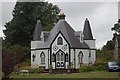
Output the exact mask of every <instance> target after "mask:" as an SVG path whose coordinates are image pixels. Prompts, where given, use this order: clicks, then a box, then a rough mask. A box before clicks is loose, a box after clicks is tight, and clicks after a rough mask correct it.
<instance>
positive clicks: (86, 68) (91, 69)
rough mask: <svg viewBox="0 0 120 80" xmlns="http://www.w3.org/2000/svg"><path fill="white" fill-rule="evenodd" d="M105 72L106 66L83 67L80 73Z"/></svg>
mask: <svg viewBox="0 0 120 80" xmlns="http://www.w3.org/2000/svg"><path fill="white" fill-rule="evenodd" d="M102 70H105V66H104V65H99V66H81V67H80V68H79V72H90V71H102Z"/></svg>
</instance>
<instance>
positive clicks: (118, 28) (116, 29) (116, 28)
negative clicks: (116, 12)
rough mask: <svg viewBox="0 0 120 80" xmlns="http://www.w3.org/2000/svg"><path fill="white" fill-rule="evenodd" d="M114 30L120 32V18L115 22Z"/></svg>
mask: <svg viewBox="0 0 120 80" xmlns="http://www.w3.org/2000/svg"><path fill="white" fill-rule="evenodd" d="M111 30H112V31H115V33H118V34H120V19H118V22H117V23H116V24H114V27H113V28H111Z"/></svg>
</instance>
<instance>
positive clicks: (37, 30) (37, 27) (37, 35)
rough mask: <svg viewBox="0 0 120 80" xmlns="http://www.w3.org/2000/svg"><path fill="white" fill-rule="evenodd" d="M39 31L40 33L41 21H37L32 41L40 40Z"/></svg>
mask: <svg viewBox="0 0 120 80" xmlns="http://www.w3.org/2000/svg"><path fill="white" fill-rule="evenodd" d="M41 31H42V25H41V21H40V20H38V21H37V24H36V27H35V29H34V34H33V40H34V41H38V40H40V35H41Z"/></svg>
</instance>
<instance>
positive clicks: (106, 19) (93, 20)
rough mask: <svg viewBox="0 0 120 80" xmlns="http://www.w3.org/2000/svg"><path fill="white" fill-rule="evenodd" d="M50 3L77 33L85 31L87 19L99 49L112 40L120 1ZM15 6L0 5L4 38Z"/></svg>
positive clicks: (10, 3)
mask: <svg viewBox="0 0 120 80" xmlns="http://www.w3.org/2000/svg"><path fill="white" fill-rule="evenodd" d="M9 1H11V0H9ZM12 1H16V0H12ZM48 1H49V2H52V3H53V4H56V5H58V7H59V8H60V9H62V11H63V12H64V13H65V15H66V21H67V22H68V23H69V24H70V25H71V27H73V29H74V30H76V31H78V30H83V27H84V21H85V18H86V17H87V18H88V19H89V21H90V24H91V28H92V33H93V36H94V38H95V39H96V47H97V48H101V47H102V46H103V45H104V44H106V42H107V41H108V40H111V39H112V36H113V32H112V31H111V28H112V27H113V25H114V24H115V23H116V22H117V20H118V2H117V1H118V0H84V2H82V1H83V0H79V2H78V0H74V2H70V0H69V1H68V0H64V1H67V2H63V0H48ZM58 1H59V2H58ZM72 1H73V0H72ZM85 1H86V2H85ZM87 1H89V2H87ZM90 1H91V2H90ZM95 1H96V2H95ZM108 1H109V2H108ZM14 5H15V2H8V0H4V1H2V6H1V3H0V7H2V8H0V11H1V12H2V14H1V13H0V16H2V23H0V26H1V27H0V30H1V32H0V36H3V33H2V29H4V24H5V23H6V22H8V21H10V20H11V18H12V10H13V8H14ZM0 21H1V20H0Z"/></svg>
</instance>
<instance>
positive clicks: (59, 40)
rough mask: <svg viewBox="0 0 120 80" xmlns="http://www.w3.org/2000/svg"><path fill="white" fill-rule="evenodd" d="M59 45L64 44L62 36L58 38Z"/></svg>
mask: <svg viewBox="0 0 120 80" xmlns="http://www.w3.org/2000/svg"><path fill="white" fill-rule="evenodd" d="M57 45H63V39H62V38H61V37H59V38H58V39H57Z"/></svg>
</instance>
